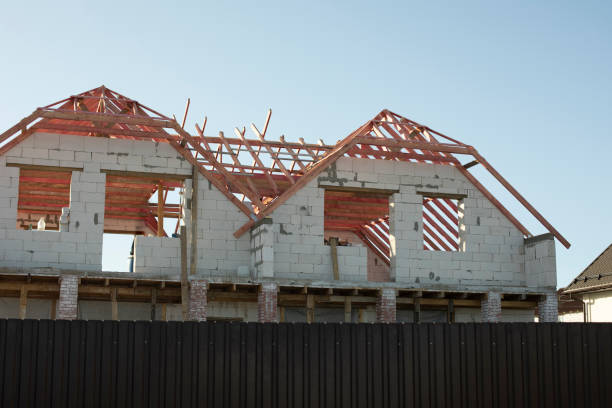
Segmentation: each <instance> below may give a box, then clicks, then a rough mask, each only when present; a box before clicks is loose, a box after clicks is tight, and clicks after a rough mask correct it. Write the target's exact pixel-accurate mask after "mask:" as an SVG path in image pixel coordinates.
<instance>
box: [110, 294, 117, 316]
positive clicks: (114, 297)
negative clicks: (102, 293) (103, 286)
mask: <svg viewBox="0 0 612 408" xmlns="http://www.w3.org/2000/svg"><path fill="white" fill-rule="evenodd" d="M110 294H111V314H112V319H113V320H119V309H118V305H117V288H112V289H111V290H110Z"/></svg>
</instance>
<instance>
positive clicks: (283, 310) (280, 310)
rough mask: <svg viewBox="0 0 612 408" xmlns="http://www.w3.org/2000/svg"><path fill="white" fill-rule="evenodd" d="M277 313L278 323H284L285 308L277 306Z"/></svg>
mask: <svg viewBox="0 0 612 408" xmlns="http://www.w3.org/2000/svg"><path fill="white" fill-rule="evenodd" d="M278 311H279V319H278V321H279V322H281V323H282V322H284V321H285V306H279V308H278Z"/></svg>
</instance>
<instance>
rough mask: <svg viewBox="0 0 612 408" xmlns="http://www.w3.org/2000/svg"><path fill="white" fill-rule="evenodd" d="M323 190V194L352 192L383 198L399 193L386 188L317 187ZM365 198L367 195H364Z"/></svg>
mask: <svg viewBox="0 0 612 408" xmlns="http://www.w3.org/2000/svg"><path fill="white" fill-rule="evenodd" d="M319 187H321V188H324V189H325V192H326V193H327V192H328V191H330V192H332V191H333V192H354V193H361V194H381V195H383V196H390V195H393V194H395V193H399V190H390V189H387V188H373V187H340V186H326V185H322V186H319ZM365 197H367V195H365Z"/></svg>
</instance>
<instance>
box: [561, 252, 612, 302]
mask: <svg viewBox="0 0 612 408" xmlns="http://www.w3.org/2000/svg"><path fill="white" fill-rule="evenodd" d="M610 287H612V244H610V245H609V246H608V247H607V248H606V249H604V251H603V252H602V253H601V254H599V256H598V257H597V258H595V259H594V260H593V262H591V263H590V264H589V266H587V267H586V268H585V269H584V271H582V273H580V275H578V276H577V277H576V278H575V279H574V280H573V281H572V282H571V283H570V284H569V285H567V287H566V288H565V289H564V290H563V293H574V292H588V291H594V290H600V289H604V288H610Z"/></svg>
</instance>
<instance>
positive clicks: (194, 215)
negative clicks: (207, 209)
mask: <svg viewBox="0 0 612 408" xmlns="http://www.w3.org/2000/svg"><path fill="white" fill-rule="evenodd" d="M199 174H200V173H199V172H198V168H197V167H196V166H193V174H192V180H191V191H192V193H191V268H190V271H189V273H190V274H191V275H195V273H196V269H197V267H198V266H197V261H198V176H199Z"/></svg>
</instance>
